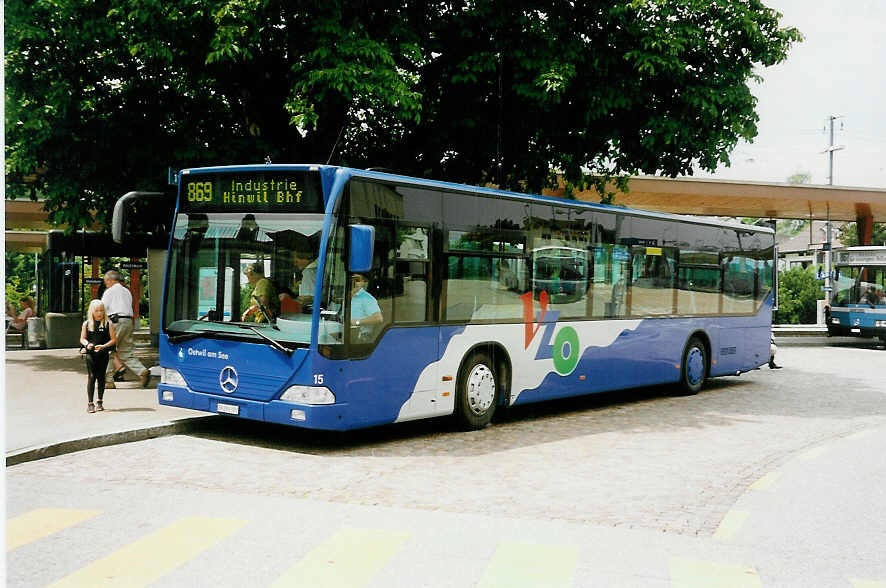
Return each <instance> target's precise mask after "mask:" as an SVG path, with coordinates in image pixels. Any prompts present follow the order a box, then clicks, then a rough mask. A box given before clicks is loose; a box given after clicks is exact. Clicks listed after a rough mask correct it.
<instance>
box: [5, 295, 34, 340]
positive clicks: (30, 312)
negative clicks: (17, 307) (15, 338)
mask: <svg viewBox="0 0 886 588" xmlns="http://www.w3.org/2000/svg"><path fill="white" fill-rule="evenodd" d="M20 302H21V305H22V311H21V312H20V313H19V314H18V316H15V315H14V314H13V317H14V318H13V319H12V324H11V325H10V331H11V332H13V333H15V332H19V333H23V332H24V331H25V329H27V328H28V319H29V318H31V317H32V316H34V299H33V298H31V297H30V296H25V297H24V298H22V299H21V301H20ZM6 312H7V313H8V312H9V308H8V307H7V309H6Z"/></svg>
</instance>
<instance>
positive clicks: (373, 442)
mask: <svg viewBox="0 0 886 588" xmlns="http://www.w3.org/2000/svg"><path fill="white" fill-rule="evenodd" d="M778 359H779V363H781V364H782V365H784V366H785V369H783V370H778V371H771V370H768V369H765V368H764V369H762V370H758V371H755V372H752V373H750V374H745V375H743V376H741V377H731V378H723V379H719V380H715V381H714V382H712V384H711V386H710V387H709V388H708V389H707V390H705V391H704V392H703V393H702V394H699V395H698V396H695V397H686V398H670V397H666V396H661V390H657V389H655V390H653V389H646V390H634V391H630V392H622V393H618V394H610V395H605V396H598V397H592V398H584V399H578V400H569V401H564V402H557V403H550V404H546V405H541V406H535V407H526V408H523V409H520V410H514V411H512V412H511V414H509V415H508V417H507V418H505V419H503V420H502V421H501V422H499V423H497V424H496V425H495V426H494V427H492V428H490V429H487V430H485V431H480V432H472V433H460V432H456V431H453V430H452V429H451V428H450V426H449V424H448V422H446V421H433V422H426V423H410V424H405V425H403V426H396V427H387V428H382V429H376V430H371V431H365V432H356V433H351V434H347V435H325V434H316V433H308V432H303V431H297V430H291V429H282V428H270V429H268V428H258V427H255V426H253V425H250V424H248V423H243V422H241V421H234V420H220V421H218V422H217V424H216V426H215V427H214V428H212V429H210V430H208V431H206V432H205V433H204V434H201V435H192V436H174V437H166V438H161V439H154V440H150V441H144V442H139V443H133V444H128V445H122V446H115V447H105V448H100V449H94V450H90V451H85V452H80V453H74V454H70V455H65V456H61V457H57V458H52V459H47V460H40V461H36V462H31V463H26V464H21V465H18V466H13V467H10V468H7V493H8V505H7V507H8V513H7V516H8V517H10V523H9V524H8V527H7V529H8V532H9V537H10V538H11V540H14V541H16V542H21V545H20V546H17V547H16V546H14V548H13V549H12V550H11V551H9V552H8V554H7V561H8V566H9V570H8V581H9V584H10V585H13V586H36V585H45V584H47V583H50V582H53V581H55V580H62V585H65V583H75V582H80V583H81V584H84V583H85V584H92V583H93V582H95V581H97V580H98V579H105V578H107V577H109V576H113V577H115V578H117V579H118V580H119V581H120V585H132V584H133V583H142V584H144V583H150V582H156V584H155V585H160V586H176V585H194V584H205V585H209V584H212V585H219V586H239V585H289V584H290V583H292V584H294V583H298V584H300V585H348V586H350V585H367V586H415V585H427V586H473V585H483V586H534V585H563V586H592V585H593V586H600V585H607V586H672V585H673V586H695V585H735V586H886V554H884V551H883V549H882V545H884V544H886V517H884V516H883V515H884V514H886V498H884V497H886V493H884V492H883V491H882V488H883V487H884V486H886V466H884V462H883V460H882V455H883V454H884V452H886V384H884V381H886V378H884V375H886V350H883V349H882V348H877V347H876V346H869V345H864V344H862V345H858V344H856V345H840V346H832V347H821V346H808V344H807V345H798V344H794V343H786V344H783V345H782V346H781V348H780V352H779V358H778ZM41 509H56V510H41ZM44 519H45V521H49V522H45V521H44ZM41 521H44V522H41ZM35 529H38V530H39V529H43V532H42V534H41V533H38V532H36V531H35ZM29 533H30V534H29ZM181 537H187V538H188V540H187V541H182V540H180V539H179V540H177V539H176V538H181ZM14 545H15V544H14ZM127 574H131V575H127ZM714 579H715V580H716V582H719V584H717V583H712V582H713V580H714ZM865 582H869V583H865ZM275 583H278V584H275Z"/></svg>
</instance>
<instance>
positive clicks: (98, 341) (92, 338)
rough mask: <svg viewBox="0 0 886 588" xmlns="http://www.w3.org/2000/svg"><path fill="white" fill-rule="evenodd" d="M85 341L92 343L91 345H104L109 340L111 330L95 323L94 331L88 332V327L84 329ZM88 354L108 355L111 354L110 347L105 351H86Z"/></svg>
mask: <svg viewBox="0 0 886 588" xmlns="http://www.w3.org/2000/svg"><path fill="white" fill-rule="evenodd" d="M86 340H87V341H89V342H90V343H92V344H93V345H105V344H107V342H108V341H110V340H111V329H110V327H107V326H102V324H101V323H95V330H94V331H90V330H89V325H87V327H86ZM87 351H88V352H89V353H96V354H105V355H106V354H108V353H110V352H111V348H110V347H106V348H105V349H101V350H99V351H95V350H94V349H88V350H87Z"/></svg>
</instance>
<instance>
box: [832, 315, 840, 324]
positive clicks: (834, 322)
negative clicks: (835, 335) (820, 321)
mask: <svg viewBox="0 0 886 588" xmlns="http://www.w3.org/2000/svg"><path fill="white" fill-rule="evenodd" d="M831 324H832V325H839V324H840V319H838V318H837V317H833V318H832V319H831Z"/></svg>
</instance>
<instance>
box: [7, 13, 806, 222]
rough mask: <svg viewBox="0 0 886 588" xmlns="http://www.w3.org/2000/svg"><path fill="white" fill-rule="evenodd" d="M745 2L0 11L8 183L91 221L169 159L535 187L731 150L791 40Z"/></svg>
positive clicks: (706, 162)
mask: <svg viewBox="0 0 886 588" xmlns="http://www.w3.org/2000/svg"><path fill="white" fill-rule="evenodd" d="M779 17H780V15H779V14H778V13H776V12H775V11H773V10H771V9H769V8H766V7H765V6H764V5H763V4H762V3H761V2H760V0H715V1H711V0H684V1H683V2H679V3H675V2H672V1H670V0H635V1H633V2H616V1H614V0H613V1H610V2H607V3H566V2H543V1H540V0H533V1H530V0H514V1H513V2H501V1H492V0H476V1H473V2H439V1H436V2H435V1H432V2H414V1H408V0H400V2H391V3H383V4H377V3H367V2H362V1H357V0H340V1H339V2H328V1H324V2H321V1H319V0H313V1H306V2H301V3H298V4H297V5H296V6H295V7H293V6H292V5H291V4H290V3H287V2H284V1H283V0H90V1H87V0H68V1H65V2H59V1H57V0H21V1H19V2H14V3H10V4H9V5H8V6H7V7H6V29H5V30H6V50H7V53H6V76H7V78H6V87H7V100H6V117H7V119H6V124H7V132H8V136H7V149H6V171H7V193H8V194H9V195H10V196H12V197H23V196H31V197H35V196H37V195H40V196H43V197H45V198H46V201H47V204H46V206H47V209H48V210H50V211H51V220H52V221H54V222H56V223H62V222H67V223H69V224H70V225H72V226H82V223H83V221H84V220H85V219H87V217H88V216H89V211H90V210H91V209H95V210H96V211H97V216H98V220H99V221H100V222H104V221H106V220H107V217H108V213H109V211H110V209H111V206H112V203H113V201H114V200H115V199H116V198H117V197H118V196H120V195H121V194H122V193H123V192H125V191H128V190H132V189H157V187H158V185H161V184H162V180H163V179H164V178H165V170H166V168H167V166H171V167H175V168H177V167H181V166H188V167H191V166H199V165H209V164H212V165H215V164H229V163H242V162H261V161H264V160H265V158H266V157H270V158H271V159H272V160H273V161H275V162H284V161H285V162H293V161H295V162H320V163H323V162H326V161H331V162H333V163H337V164H346V165H352V166H359V167H365V166H369V165H380V166H385V167H388V168H393V169H396V170H399V171H402V172H404V173H410V174H415V175H421V176H426V177H434V178H439V179H447V180H454V181H461V182H468V183H486V182H493V183H496V184H499V185H501V186H502V187H506V188H510V189H516V190H532V191H535V190H538V189H540V188H541V187H542V186H544V185H549V184H550V183H551V182H552V181H553V178H554V176H555V173H556V172H558V171H559V172H562V174H563V175H564V176H565V178H566V179H567V180H568V182H569V187H572V186H575V187H580V188H581V187H584V186H585V185H586V184H587V183H592V184H595V185H597V186H598V188H600V189H601V193H602V188H601V187H602V185H603V184H604V182H605V180H606V179H608V178H610V177H613V176H619V177H621V185H622V186H623V185H624V177H625V174H635V173H658V174H665V175H669V176H676V175H678V174H691V173H692V170H693V167H694V166H698V167H699V168H701V169H705V170H713V169H715V168H716V167H717V166H718V164H721V163H728V157H729V156H728V154H729V152H730V151H731V150H732V148H733V147H734V146H735V145H736V143H737V141H738V140H739V139H745V140H751V139H752V138H753V137H754V136H755V135H756V132H757V131H756V123H757V120H758V119H757V115H756V113H755V112H754V107H755V104H756V100H755V98H754V97H753V95H752V94H751V92H750V90H749V89H748V83H749V82H752V81H754V80H758V79H759V77H758V75H757V74H756V73H755V71H756V69H755V68H757V67H760V66H770V65H773V64H776V63H778V62H780V61H782V60H783V59H784V58H785V57H786V55H787V51H788V49H789V47H790V45H791V44H792V43H793V42H795V41H798V40H799V39H800V38H801V37H800V34H799V33H798V31H797V30H796V29H793V28H782V27H779V22H778V20H779Z"/></svg>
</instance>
